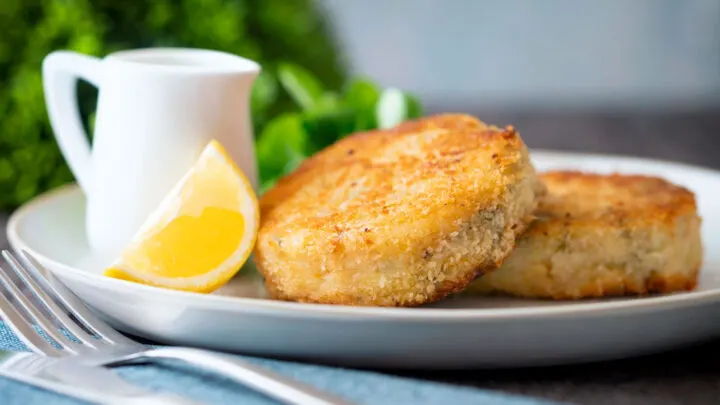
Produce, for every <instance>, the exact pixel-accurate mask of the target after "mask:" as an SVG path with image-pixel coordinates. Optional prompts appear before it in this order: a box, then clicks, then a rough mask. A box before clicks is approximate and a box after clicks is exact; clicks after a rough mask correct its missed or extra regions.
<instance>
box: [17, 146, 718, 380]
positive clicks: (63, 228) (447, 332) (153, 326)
mask: <svg viewBox="0 0 720 405" xmlns="http://www.w3.org/2000/svg"><path fill="white" fill-rule="evenodd" d="M533 156H534V159H535V161H536V164H537V166H538V168H540V169H549V168H577V169H586V170H593V171H597V172H605V173H607V172H612V171H620V172H625V173H648V174H657V175H661V176H664V177H666V178H668V179H669V180H671V181H674V182H676V183H679V184H682V185H685V186H687V187H689V188H690V189H692V190H693V191H695V192H696V193H697V195H698V200H699V206H700V211H701V215H703V217H704V222H703V237H704V241H705V244H706V258H705V265H704V266H703V269H702V272H701V281H700V284H699V287H698V289H697V290H696V291H693V292H689V293H682V294H673V295H665V296H656V297H647V298H636V299H611V300H595V301H582V302H571V303H564V302H559V303H558V302H544V301H530V300H521V299H509V298H502V299H500V298H495V299H490V298H479V297H455V298H451V299H447V300H445V301H443V302H442V303H440V304H437V305H434V306H432V307H427V308H367V307H350V306H329V305H315V304H298V303H288V302H279V301H273V300H269V299H265V298H263V291H264V290H263V288H262V285H261V284H260V283H259V279H258V277H257V276H256V275H254V273H253V272H252V271H243V273H241V274H242V276H240V277H238V278H237V279H236V280H234V281H233V283H232V285H229V286H227V288H225V289H223V290H222V291H220V292H219V293H216V294H212V295H202V294H193V293H185V292H177V291H170V290H163V289H159V288H153V287H147V286H143V285H139V284H134V283H130V282H125V281H120V280H115V279H110V278H107V277H103V276H102V275H100V269H102V265H103V264H105V263H107V262H108V261H109V258H101V257H94V256H93V255H92V254H90V253H89V251H88V246H87V242H86V240H85V236H84V231H83V229H84V223H83V215H84V211H83V210H84V197H83V195H82V193H81V192H80V191H79V190H78V189H77V188H76V187H74V186H69V187H64V188H61V189H58V190H55V191H53V192H50V193H48V194H45V195H43V196H40V197H38V198H37V199H35V200H34V201H32V202H30V203H28V204H27V205H25V206H24V207H22V208H21V209H19V210H18V211H16V213H15V214H14V215H13V216H12V218H11V220H10V222H9V224H8V237H9V240H10V243H11V245H12V246H13V248H15V249H25V250H27V251H29V252H30V253H32V254H34V255H35V256H36V257H37V258H38V259H39V260H40V262H41V263H42V264H43V265H45V266H46V267H47V268H48V269H50V270H51V271H52V272H53V273H54V274H55V275H56V276H58V277H59V278H60V279H61V280H62V281H63V282H64V283H66V284H67V285H68V286H69V287H70V288H71V289H72V290H73V291H75V293H77V294H78V295H79V296H80V297H82V298H83V299H85V300H86V301H87V302H89V303H90V304H91V305H93V306H94V307H95V308H96V309H97V310H99V311H100V312H101V313H102V314H103V315H104V316H106V317H107V318H108V319H109V320H110V321H111V322H112V323H113V324H114V325H115V326H116V327H118V328H119V329H121V330H123V331H126V332H129V333H132V334H136V335H139V336H144V337H147V338H150V339H154V340H157V341H161V342H167V343H175V344H186V345H196V346H204V347H210V348H215V349H221V350H227V351H237V352H242V353H248V354H256V355H267V356H276V357H289V358H295V359H306V360H314V361H323V362H330V363H334V364H344V365H353V366H369V367H395V368H435V369H441V368H480V367H482V368H491V367H517V366H536V365H553V364H567V363H577V362H587V361H596V360H604V359H615V358H622V357H627V356H634V355H640V354H645V353H651V352H657V351H661V350H666V349H670V348H672V347H677V346H681V345H685V344H689V343H693V342H698V341H702V340H705V339H710V338H714V337H718V336H720V322H718V319H719V318H718V315H720V238H719V237H720V203H718V199H717V197H719V195H718V194H720V172H715V171H711V170H706V169H700V168H694V167H689V166H685V165H678V164H671V163H665V162H658V161H649V160H640V159H631V158H620V157H608V156H594V155H580V154H561V153H550V152H540V151H536V152H534V154H533ZM231 291H234V293H235V294H237V295H240V296H239V297H231V296H227V294H229V293H230V292H231Z"/></svg>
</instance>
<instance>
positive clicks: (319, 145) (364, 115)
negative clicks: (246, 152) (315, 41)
mask: <svg viewBox="0 0 720 405" xmlns="http://www.w3.org/2000/svg"><path fill="white" fill-rule="evenodd" d="M278 75H279V83H280V87H281V89H282V90H283V91H285V92H287V93H288V94H289V95H290V98H291V99H292V100H294V101H295V104H296V109H295V110H294V111H293V112H292V113H286V114H282V115H280V116H276V117H274V118H271V119H270V120H269V121H268V122H267V124H266V125H265V126H264V127H263V128H262V131H261V133H260V135H259V136H258V139H257V144H256V151H257V157H258V165H259V169H260V180H261V192H264V191H265V190H267V189H268V188H270V187H271V186H273V185H274V184H275V183H276V181H277V180H278V179H279V178H280V177H282V176H284V175H286V174H288V173H290V172H292V171H293V170H295V169H296V168H297V166H298V165H299V164H300V163H301V162H302V161H303V160H304V159H306V158H307V157H308V156H311V155H312V154H314V153H316V152H317V151H319V150H321V149H323V148H325V147H327V146H329V145H331V144H333V143H334V142H336V141H337V140H339V139H341V138H343V137H345V136H347V135H349V134H350V133H353V132H357V131H365V130H371V129H376V128H389V127H393V126H395V125H397V124H398V123H400V122H402V121H405V120H407V119H412V118H417V117H420V116H421V115H422V114H423V112H422V108H421V106H420V103H419V102H418V101H417V99H416V98H415V97H413V96H411V95H409V94H406V93H403V92H402V91H400V90H397V89H394V88H389V89H385V90H382V89H381V88H379V86H378V85H377V84H376V83H373V82H372V81H370V80H368V79H366V78H355V79H353V80H351V81H350V82H348V83H347V84H346V85H345V86H343V87H342V88H341V90H340V91H333V90H331V89H327V88H325V87H323V85H322V84H321V82H320V80H318V79H317V78H315V77H314V76H313V74H312V73H310V72H309V71H308V70H306V69H304V68H302V67H300V66H298V65H294V64H290V63H283V64H281V65H280V67H279V69H278ZM257 91H260V90H257Z"/></svg>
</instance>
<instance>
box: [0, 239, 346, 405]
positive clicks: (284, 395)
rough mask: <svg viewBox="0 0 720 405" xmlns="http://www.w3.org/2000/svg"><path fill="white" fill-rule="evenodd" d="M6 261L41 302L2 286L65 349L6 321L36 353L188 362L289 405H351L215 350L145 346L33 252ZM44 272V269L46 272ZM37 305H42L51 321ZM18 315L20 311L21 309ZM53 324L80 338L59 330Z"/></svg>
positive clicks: (101, 361)
mask: <svg viewBox="0 0 720 405" xmlns="http://www.w3.org/2000/svg"><path fill="white" fill-rule="evenodd" d="M2 256H3V258H4V259H5V261H6V262H7V264H9V265H10V267H11V268H12V269H13V271H14V272H15V274H16V275H17V277H18V279H19V280H20V281H22V283H23V284H24V285H25V286H26V288H25V290H28V291H29V292H30V293H31V294H34V295H35V297H36V298H37V299H36V300H33V299H32V298H31V297H28V296H27V292H23V289H22V288H20V287H19V286H18V285H17V284H16V282H14V281H13V280H12V278H11V277H9V275H8V273H7V271H6V270H5V269H3V268H0V281H2V283H3V284H5V286H6V289H7V290H8V292H9V293H10V296H11V297H12V298H14V299H15V300H16V302H18V303H19V304H20V306H21V307H22V308H23V309H24V310H25V312H26V313H27V314H28V315H29V316H30V318H31V319H32V320H33V321H34V322H35V323H36V324H37V325H38V326H39V327H40V328H41V329H42V330H43V331H45V333H46V334H47V336H49V337H50V338H51V339H52V340H53V341H54V342H55V343H56V344H57V345H58V346H59V348H56V347H54V346H53V345H52V344H51V343H49V342H48V341H47V340H46V339H45V338H44V337H43V336H42V335H41V334H40V333H38V331H37V330H36V329H35V328H33V326H32V325H31V324H30V323H28V322H27V321H25V320H24V318H23V317H21V316H19V315H20V314H19V313H16V314H15V315H18V316H12V317H7V318H11V319H6V322H7V323H8V325H9V326H10V328H11V329H12V330H13V331H14V332H15V334H16V335H18V337H19V338H20V339H21V340H22V341H23V343H25V344H26V345H27V346H28V347H29V348H30V349H31V350H32V351H34V352H36V353H40V354H44V355H47V356H55V357H71V356H72V358H73V359H76V360H79V361H81V362H82V363H83V364H86V365H89V366H115V365H122V364H129V363H136V362H153V361H156V360H162V359H174V360H180V361H184V362H186V363H188V364H192V365H195V366H198V367H201V368H204V369H206V370H209V371H213V372H216V373H218V374H220V375H222V376H224V377H226V378H229V379H231V380H234V381H235V382H238V383H240V384H242V385H245V386H247V387H249V388H252V389H255V390H257V391H259V392H262V393H264V394H265V395H267V396H269V397H272V398H274V399H276V400H279V401H281V402H283V403H285V404H288V405H350V403H349V402H347V401H344V400H342V399H340V398H336V397H333V396H331V395H330V394H327V393H324V392H321V391H319V390H316V389H315V388H313V387H310V386H307V385H304V384H301V383H299V382H297V381H295V380H291V379H289V378H286V377H284V376H281V375H278V374H276V373H274V372H271V371H270V370H266V369H264V368H262V367H259V366H257V365H255V364H252V363H250V362H247V361H244V360H242V359H238V358H232V357H230V356H226V355H223V354H221V353H217V352H212V351H209V350H202V349H195V348H189V347H160V348H155V347H152V346H149V345H146V344H142V343H140V342H137V341H135V340H132V339H130V338H129V337H127V336H125V335H123V334H121V333H119V332H118V331H116V330H115V329H113V328H112V327H111V326H110V325H109V324H107V323H106V322H105V321H103V320H101V319H100V318H98V317H97V316H96V315H95V314H94V313H93V312H92V311H91V310H90V308H89V307H87V306H86V305H85V303H83V302H82V301H81V300H80V299H79V298H78V297H77V296H76V295H75V294H73V293H72V292H71V291H70V290H69V289H68V288H67V287H65V286H64V285H63V284H62V282H60V281H59V280H57V279H56V278H55V277H54V276H53V275H52V274H51V273H49V272H47V271H45V273H46V274H48V278H49V279H50V280H51V281H52V283H51V282H50V281H49V280H48V279H46V278H45V276H43V272H41V271H40V270H39V269H41V268H42V266H41V265H40V263H38V261H37V260H36V259H35V258H33V257H32V256H31V255H30V254H29V253H28V252H26V251H23V252H22V254H21V259H24V260H22V263H21V261H20V260H18V259H16V258H15V256H14V255H13V254H12V253H11V252H9V251H7V250H4V251H3V252H2ZM43 270H44V269H43ZM36 301H40V302H41V303H42V306H43V307H44V310H45V311H46V312H47V313H48V314H49V315H50V316H46V315H45V314H43V311H42V309H41V307H40V306H38V305H37V303H36ZM15 311H16V312H17V310H15ZM53 320H54V321H55V322H56V323H57V324H58V325H59V326H61V327H62V329H64V330H65V331H66V332H67V333H68V334H69V335H71V336H72V337H74V339H72V338H70V337H68V336H67V335H66V334H65V333H62V332H61V331H59V330H58V329H57V327H55V326H54V325H53Z"/></svg>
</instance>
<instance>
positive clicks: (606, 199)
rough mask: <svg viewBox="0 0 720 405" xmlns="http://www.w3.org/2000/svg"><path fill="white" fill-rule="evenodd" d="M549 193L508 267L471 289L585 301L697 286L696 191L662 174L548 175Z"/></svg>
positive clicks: (699, 259) (698, 221) (699, 245)
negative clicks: (653, 175)
mask: <svg viewBox="0 0 720 405" xmlns="http://www.w3.org/2000/svg"><path fill="white" fill-rule="evenodd" d="M540 178H541V179H542V180H543V182H544V183H545V185H546V186H547V188H548V195H547V196H546V197H544V198H542V199H541V201H540V208H539V209H538V211H537V213H536V215H537V217H538V219H537V220H536V221H534V222H533V223H532V224H531V225H530V227H529V228H528V230H527V232H525V234H523V235H522V236H521V237H520V238H519V239H518V243H517V248H516V249H515V250H514V251H513V252H512V253H511V254H510V256H508V258H507V259H506V260H505V262H504V263H503V265H502V266H501V267H500V268H499V269H497V270H495V271H493V272H492V273H489V274H487V275H484V276H482V277H480V278H479V279H478V280H477V281H475V282H474V283H472V284H471V286H470V287H469V288H468V292H472V293H485V294H490V293H505V294H511V295H517V296H522V297H533V298H554V299H578V298H587V297H605V296H613V295H635V294H648V293H668V292H674V291H683V290H691V289H693V288H694V287H695V285H696V284H697V275H698V271H699V268H700V265H701V263H702V256H703V248H702V243H701V237H700V224H701V219H700V217H699V216H698V213H697V206H696V203H695V196H694V195H693V193H692V192H690V191H689V190H687V189H685V188H682V187H679V186H677V185H674V184H671V183H669V182H668V181H665V180H663V179H660V178H656V177H647V176H627V175H619V174H614V175H601V174H589V173H580V172H550V173H543V174H541V176H540Z"/></svg>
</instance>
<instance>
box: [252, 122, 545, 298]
mask: <svg viewBox="0 0 720 405" xmlns="http://www.w3.org/2000/svg"><path fill="white" fill-rule="evenodd" d="M543 192H544V187H543V186H542V185H541V184H540V183H539V182H538V181H537V178H536V175H535V171H534V168H533V167H532V164H531V163H530V160H529V155H528V152H527V148H526V147H525V144H524V143H523V141H522V139H521V138H520V136H519V134H518V133H517V131H515V130H514V129H513V128H511V127H510V128H506V129H500V128H497V127H493V126H488V125H486V124H484V123H482V122H481V121H479V120H477V119H475V118H473V117H471V116H468V115H462V114H448V115H439V116H434V117H428V118H425V119H420V120H415V121H411V122H407V123H404V124H401V125H399V126H398V127H396V128H393V129H390V130H382V131H380V130H378V131H369V132H364V133H358V134H355V135H352V136H349V137H347V138H345V139H343V140H340V141H338V142H337V143H335V144H334V145H332V146H330V147H328V148H326V149H325V150H323V151H321V152H319V153H318V154H316V155H315V156H313V157H311V158H309V159H308V160H306V161H305V162H304V163H303V164H302V165H301V166H300V167H299V168H298V170H296V171H295V172H294V173H292V174H290V175H289V176H286V177H285V178H283V179H281V180H280V181H279V182H278V183H277V185H276V186H275V187H274V188H273V189H271V190H269V191H268V192H267V193H266V194H265V195H264V196H263V197H262V198H261V200H260V208H261V224H260V231H259V234H258V242H257V244H256V249H255V261H256V264H257V267H258V270H259V271H260V272H261V273H262V274H263V276H264V277H265V280H266V284H267V286H268V290H269V291H270V292H271V294H272V295H273V296H275V297H276V298H279V299H286V300H294V301H301V302H316V303H330V304H345V305H376V306H414V305H421V304H424V303H428V302H433V301H436V300H439V299H441V298H443V297H445V296H447V295H448V294H452V293H454V292H457V291H460V290H462V289H463V288H464V287H465V286H467V284H468V283H470V282H471V281H472V280H473V279H474V278H475V277H476V276H477V275H478V274H479V272H481V271H484V270H487V269H490V268H493V267H495V266H496V265H495V263H499V262H501V261H502V259H503V258H504V257H505V256H507V254H508V253H509V251H510V250H511V249H512V246H513V244H514V241H515V237H516V235H517V234H519V233H520V231H521V230H522V229H524V228H525V226H526V224H527V223H528V222H529V221H530V219H531V213H532V211H533V210H534V209H535V207H536V205H537V196H538V195H540V194H542V193H543Z"/></svg>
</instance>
